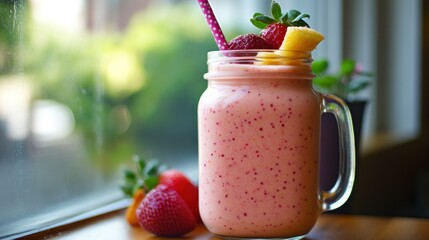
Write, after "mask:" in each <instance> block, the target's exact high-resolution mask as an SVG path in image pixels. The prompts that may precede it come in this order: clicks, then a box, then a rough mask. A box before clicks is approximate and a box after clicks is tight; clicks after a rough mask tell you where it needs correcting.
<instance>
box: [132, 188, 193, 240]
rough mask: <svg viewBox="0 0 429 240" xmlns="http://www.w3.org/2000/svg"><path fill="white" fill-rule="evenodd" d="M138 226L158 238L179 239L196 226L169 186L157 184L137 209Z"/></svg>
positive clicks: (180, 199)
mask: <svg viewBox="0 0 429 240" xmlns="http://www.w3.org/2000/svg"><path fill="white" fill-rule="evenodd" d="M136 214H137V218H138V219H139V223H140V226H142V227H144V228H145V229H146V230H147V231H149V232H151V233H153V234H155V235H157V236H160V237H179V236H182V235H184V234H186V233H188V232H190V231H192V230H193V229H194V228H195V226H196V225H197V223H196V220H195V217H194V215H193V213H192V212H191V210H190V209H189V207H188V205H187V204H186V203H185V201H184V200H183V198H182V197H181V196H180V195H179V194H178V193H177V192H176V191H175V190H174V189H172V188H171V187H170V186H168V185H165V184H159V185H158V186H157V187H156V188H154V189H153V190H151V191H150V192H149V193H148V194H147V196H146V197H145V198H144V199H143V201H142V202H141V203H140V205H139V207H138V208H137V213H136Z"/></svg>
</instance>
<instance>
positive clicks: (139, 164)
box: [121, 156, 201, 236]
mask: <svg viewBox="0 0 429 240" xmlns="http://www.w3.org/2000/svg"><path fill="white" fill-rule="evenodd" d="M133 161H134V165H135V170H130V169H126V170H125V171H124V182H123V185H122V186H121V188H122V191H123V192H124V194H125V195H127V196H129V197H133V202H132V204H131V205H130V206H129V207H128V209H127V211H126V219H127V220H128V222H129V223H130V224H131V225H133V226H136V225H140V226H142V227H144V228H146V230H148V231H150V232H152V233H154V234H156V235H158V236H180V235H182V234H185V233H187V232H189V231H191V230H192V229H193V228H194V227H195V226H194V227H191V226H192V225H193V224H192V223H197V222H199V221H200V220H201V218H200V215H199V211H198V188H197V187H196V186H195V185H194V184H193V183H192V182H191V181H190V180H189V179H188V178H187V177H186V175H185V174H184V173H182V172H180V171H178V170H174V169H167V166H166V165H164V164H161V163H160V162H159V161H157V160H151V161H145V160H144V159H143V158H140V157H138V156H134V157H133ZM161 185H162V186H164V187H163V189H164V190H162V191H160V190H156V189H158V188H159V186H161ZM166 188H168V190H165V189H166ZM153 192H158V193H156V194H155V193H153ZM161 192H162V193H161ZM165 192H168V194H164V193H165ZM171 192H174V193H171ZM161 195H162V196H164V195H165V196H173V195H174V197H159V196H161ZM176 195H177V196H176ZM149 196H152V197H149ZM153 196H158V197H153ZM146 199H148V200H146ZM143 202H146V203H145V204H143ZM147 206H152V208H151V210H149V209H145V208H147ZM153 206H155V208H159V209H157V210H155V209H154V208H153ZM175 208H177V209H176V210H177V211H176V210H175ZM184 209H185V210H184ZM138 212H140V213H141V214H137V213H138ZM149 212H150V214H151V215H150V216H151V217H150V218H148V217H146V214H145V213H149ZM187 212H189V213H190V216H191V217H189V214H187ZM172 213H174V214H176V215H174V216H175V217H176V218H175V221H173V222H168V223H166V222H164V221H167V220H166V217H165V216H168V215H169V214H172ZM151 219H152V220H151ZM153 219H157V220H156V221H155V222H153V221H154V220H153ZM151 221H152V222H151ZM168 221H169V220H168ZM149 222H150V224H149ZM171 224H173V225H174V224H176V225H174V226H172V225H171ZM165 226H169V227H168V228H171V229H174V231H173V230H171V231H170V230H168V229H165ZM153 229H155V231H154V230H153Z"/></svg>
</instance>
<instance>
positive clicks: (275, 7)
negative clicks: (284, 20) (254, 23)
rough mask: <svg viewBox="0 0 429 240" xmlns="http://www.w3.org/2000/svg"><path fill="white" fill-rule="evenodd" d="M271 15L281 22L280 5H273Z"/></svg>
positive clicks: (275, 3) (274, 3)
mask: <svg viewBox="0 0 429 240" xmlns="http://www.w3.org/2000/svg"><path fill="white" fill-rule="evenodd" d="M271 14H272V15H273V17H274V18H275V19H276V20H280V18H281V17H282V8H281V7H280V4H278V3H277V2H275V1H273V3H272V5H271Z"/></svg>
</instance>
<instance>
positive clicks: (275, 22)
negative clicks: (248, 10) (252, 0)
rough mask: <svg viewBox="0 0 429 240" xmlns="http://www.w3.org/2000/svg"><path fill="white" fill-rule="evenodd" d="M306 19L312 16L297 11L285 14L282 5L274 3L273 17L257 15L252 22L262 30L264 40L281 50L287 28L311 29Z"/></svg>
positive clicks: (293, 10)
mask: <svg viewBox="0 0 429 240" xmlns="http://www.w3.org/2000/svg"><path fill="white" fill-rule="evenodd" d="M304 18H310V15H308V14H306V13H301V12H300V11H298V10H295V9H292V10H289V11H288V12H286V13H284V14H283V13H282V9H281V7H280V4H278V3H277V2H275V1H273V3H272V5H271V16H266V15H264V14H262V13H255V14H254V15H253V18H251V19H250V21H251V22H252V23H253V25H255V26H256V27H257V28H260V29H262V31H261V33H260V36H261V37H262V38H263V39H265V40H266V41H267V42H268V43H269V44H271V45H272V46H273V48H275V49H279V48H280V46H281V45H282V43H283V40H284V37H285V35H286V31H287V27H289V26H301V27H302V26H305V27H310V26H309V25H308V24H307V23H306V22H305V21H304Z"/></svg>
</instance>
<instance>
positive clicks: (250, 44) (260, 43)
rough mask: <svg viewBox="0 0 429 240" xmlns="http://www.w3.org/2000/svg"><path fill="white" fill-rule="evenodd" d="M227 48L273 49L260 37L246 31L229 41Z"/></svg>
mask: <svg viewBox="0 0 429 240" xmlns="http://www.w3.org/2000/svg"><path fill="white" fill-rule="evenodd" d="M229 49H230V50H239V49H274V47H273V46H272V45H271V44H270V43H269V42H267V41H266V40H265V39H263V38H262V37H260V36H258V35H256V34H253V33H248V34H244V35H240V36H238V37H236V38H234V39H232V40H231V41H230V42H229Z"/></svg>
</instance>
